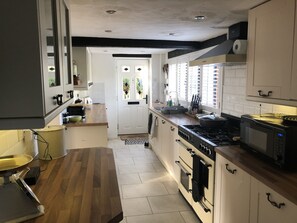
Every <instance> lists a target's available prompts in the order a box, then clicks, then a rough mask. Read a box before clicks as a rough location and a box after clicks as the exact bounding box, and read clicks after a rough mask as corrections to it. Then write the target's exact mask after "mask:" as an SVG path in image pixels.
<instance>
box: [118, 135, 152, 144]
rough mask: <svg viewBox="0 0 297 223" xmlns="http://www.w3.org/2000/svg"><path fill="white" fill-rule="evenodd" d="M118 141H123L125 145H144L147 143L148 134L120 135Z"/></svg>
mask: <svg viewBox="0 0 297 223" xmlns="http://www.w3.org/2000/svg"><path fill="white" fill-rule="evenodd" d="M120 139H121V140H123V141H125V145H133V144H144V143H145V142H148V134H133V135H132V134H131V135H121V136H120Z"/></svg>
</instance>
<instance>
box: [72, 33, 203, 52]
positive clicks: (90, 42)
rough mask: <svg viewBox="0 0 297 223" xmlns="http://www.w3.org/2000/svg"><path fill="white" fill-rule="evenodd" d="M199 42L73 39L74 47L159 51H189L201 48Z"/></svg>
mask: <svg viewBox="0 0 297 223" xmlns="http://www.w3.org/2000/svg"><path fill="white" fill-rule="evenodd" d="M200 44H201V43H200V42H197V41H172V40H148V39H114V38H100V37H76V36H74V37H72V46H74V47H128V48H132V47H133V48H134V47H135V48H159V49H187V50H195V49H196V50H197V49H200V48H201V45H200Z"/></svg>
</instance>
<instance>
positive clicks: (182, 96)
mask: <svg viewBox="0 0 297 223" xmlns="http://www.w3.org/2000/svg"><path fill="white" fill-rule="evenodd" d="M187 77H188V63H178V64H177V93H178V98H179V100H182V101H186V100H187V88H188V85H187V83H188V80H187Z"/></svg>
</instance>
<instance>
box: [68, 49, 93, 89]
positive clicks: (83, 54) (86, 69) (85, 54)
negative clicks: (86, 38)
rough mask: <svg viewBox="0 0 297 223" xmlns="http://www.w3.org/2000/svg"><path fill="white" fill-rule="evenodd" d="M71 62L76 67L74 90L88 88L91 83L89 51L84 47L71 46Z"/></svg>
mask: <svg viewBox="0 0 297 223" xmlns="http://www.w3.org/2000/svg"><path fill="white" fill-rule="evenodd" d="M72 51H73V63H74V64H75V65H76V67H77V71H76V72H77V73H74V75H78V78H79V80H78V83H77V84H75V85H74V89H75V90H88V89H89V88H90V87H91V86H92V85H93V82H92V67H91V57H92V55H91V52H90V50H89V48H86V47H73V48H72Z"/></svg>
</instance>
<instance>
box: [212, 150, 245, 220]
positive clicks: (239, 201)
mask: <svg viewBox="0 0 297 223" xmlns="http://www.w3.org/2000/svg"><path fill="white" fill-rule="evenodd" d="M215 176H216V177H215V203H214V209H215V212H214V221H215V223H239V222H240V223H249V206H250V175H248V174H247V173H246V172H244V171H243V170H242V169H240V168H238V167H237V166H235V165H234V164H232V163H231V162H230V161H228V160H227V159H225V158H224V157H222V156H221V155H218V154H217V160H216V175H215Z"/></svg>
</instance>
